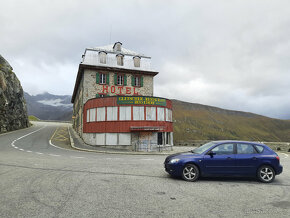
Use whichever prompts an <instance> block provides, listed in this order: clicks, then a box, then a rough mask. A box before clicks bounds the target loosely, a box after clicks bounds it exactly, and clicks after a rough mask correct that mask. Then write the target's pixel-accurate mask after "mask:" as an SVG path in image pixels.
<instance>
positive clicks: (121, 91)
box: [103, 85, 139, 95]
mask: <svg viewBox="0 0 290 218" xmlns="http://www.w3.org/2000/svg"><path fill="white" fill-rule="evenodd" d="M108 93H112V94H117V95H125V94H126V95H139V93H138V92H137V91H136V90H135V87H124V86H107V85H103V94H108Z"/></svg>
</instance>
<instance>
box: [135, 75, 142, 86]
mask: <svg viewBox="0 0 290 218" xmlns="http://www.w3.org/2000/svg"><path fill="white" fill-rule="evenodd" d="M134 81H135V83H134V86H137V87H140V86H141V77H140V76H135V80H134Z"/></svg>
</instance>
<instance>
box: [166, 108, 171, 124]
mask: <svg viewBox="0 0 290 218" xmlns="http://www.w3.org/2000/svg"><path fill="white" fill-rule="evenodd" d="M166 121H169V122H172V110H170V109H168V108H166Z"/></svg>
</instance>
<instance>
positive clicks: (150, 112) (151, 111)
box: [146, 107, 156, 120]
mask: <svg viewBox="0 0 290 218" xmlns="http://www.w3.org/2000/svg"><path fill="white" fill-rule="evenodd" d="M146 120H156V107H146Z"/></svg>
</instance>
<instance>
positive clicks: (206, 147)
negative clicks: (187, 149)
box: [191, 142, 217, 154]
mask: <svg viewBox="0 0 290 218" xmlns="http://www.w3.org/2000/svg"><path fill="white" fill-rule="evenodd" d="M216 144H217V143H216V142H208V143H206V144H204V145H202V146H200V147H198V148H196V149H193V150H192V151H191V152H192V153H195V154H201V153H203V152H205V151H206V150H208V149H209V148H210V147H212V146H213V145H216Z"/></svg>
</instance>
